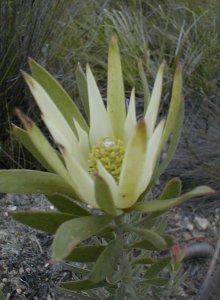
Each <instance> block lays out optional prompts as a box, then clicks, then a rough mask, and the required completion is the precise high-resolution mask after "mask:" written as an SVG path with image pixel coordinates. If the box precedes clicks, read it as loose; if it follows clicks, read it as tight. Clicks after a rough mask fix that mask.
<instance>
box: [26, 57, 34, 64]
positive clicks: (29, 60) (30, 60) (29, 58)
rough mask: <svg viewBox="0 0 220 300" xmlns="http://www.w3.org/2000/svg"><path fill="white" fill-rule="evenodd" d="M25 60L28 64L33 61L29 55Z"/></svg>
mask: <svg viewBox="0 0 220 300" xmlns="http://www.w3.org/2000/svg"><path fill="white" fill-rule="evenodd" d="M27 61H28V64H29V65H30V64H31V63H32V62H33V58H31V57H30V56H29V57H28V59H27Z"/></svg>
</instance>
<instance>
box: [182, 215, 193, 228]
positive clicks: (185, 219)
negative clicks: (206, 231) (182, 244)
mask: <svg viewBox="0 0 220 300" xmlns="http://www.w3.org/2000/svg"><path fill="white" fill-rule="evenodd" d="M184 223H185V227H186V229H188V230H189V231H193V229H194V225H193V224H192V223H191V222H190V221H189V218H188V217H184Z"/></svg>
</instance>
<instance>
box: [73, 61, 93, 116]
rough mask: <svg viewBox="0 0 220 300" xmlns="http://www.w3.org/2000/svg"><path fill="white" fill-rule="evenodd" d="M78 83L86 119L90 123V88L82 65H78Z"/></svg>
mask: <svg viewBox="0 0 220 300" xmlns="http://www.w3.org/2000/svg"><path fill="white" fill-rule="evenodd" d="M76 82H77V85H78V89H79V95H80V100H81V102H82V105H83V108H84V111H85V113H86V117H87V119H88V121H89V117H90V112H89V96H88V87H87V81H86V75H85V73H84V72H83V70H82V68H81V65H80V64H79V63H78V66H77V69H76Z"/></svg>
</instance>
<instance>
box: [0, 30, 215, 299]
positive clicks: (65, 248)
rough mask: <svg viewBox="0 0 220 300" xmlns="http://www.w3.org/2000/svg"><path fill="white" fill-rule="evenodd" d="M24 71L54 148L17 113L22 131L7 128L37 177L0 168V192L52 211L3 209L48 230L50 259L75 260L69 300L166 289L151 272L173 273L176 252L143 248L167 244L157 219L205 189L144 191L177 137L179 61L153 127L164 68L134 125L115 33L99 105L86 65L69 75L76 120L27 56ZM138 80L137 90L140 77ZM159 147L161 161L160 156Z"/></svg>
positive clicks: (171, 185)
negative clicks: (45, 203)
mask: <svg viewBox="0 0 220 300" xmlns="http://www.w3.org/2000/svg"><path fill="white" fill-rule="evenodd" d="M29 65H30V69H31V73H32V75H29V74H27V73H25V72H23V76H24V79H25V81H26V82H27V85H28V86H29V88H30V91H31V93H32V94H33V96H34V98H35V101H36V103H37V104H38V106H39V109H40V111H41V113H42V115H41V117H42V120H43V122H44V123H45V125H46V127H47V129H48V130H49V132H50V134H51V137H52V138H53V140H54V142H55V144H56V148H53V147H52V146H51V144H50V142H49V141H48V139H47V138H46V137H45V136H44V134H43V133H42V132H41V130H40V129H39V128H38V126H37V125H36V124H35V123H34V122H33V121H32V120H31V119H30V118H29V117H28V116H26V115H25V114H24V113H23V112H22V111H21V110H19V109H17V110H16V113H17V116H18V117H19V118H20V120H21V121H22V123H23V126H24V129H22V128H19V127H17V126H13V132H14V134H15V135H16V137H17V138H18V139H19V140H20V141H21V143H22V144H23V145H24V146H25V147H26V148H27V149H28V150H29V151H30V152H31V153H32V155H33V156H34V157H35V158H37V160H38V161H39V162H40V163H41V164H42V166H43V167H44V168H45V170H46V171H36V170H24V169H16V170H1V171H0V192H4V193H7V192H13V193H41V194H44V195H45V196H46V197H47V198H48V200H49V201H50V202H51V203H52V204H53V205H54V206H55V207H56V208H57V211H56V212H13V213H11V215H12V217H13V218H14V219H15V220H17V221H20V222H22V223H24V224H27V225H29V226H31V227H33V228H37V229H40V230H43V231H46V232H49V233H52V234H54V241H53V245H52V260H53V261H54V262H58V261H62V260H67V261H71V262H74V263H82V264H83V265H82V267H81V268H80V267H77V270H78V271H76V272H80V271H79V270H81V272H82V273H83V274H84V276H81V277H79V278H80V279H79V280H77V281H70V282H65V283H63V284H62V286H63V287H64V288H65V289H67V290H71V291H74V292H75V293H76V294H77V295H78V297H79V299H80V297H81V296H83V294H82V293H81V292H82V291H87V295H89V293H90V292H89V290H91V289H95V290H94V293H93V296H94V294H95V295H96V297H97V298H96V299H105V298H106V299H116V298H117V297H118V298H117V299H126V297H131V298H132V299H139V297H146V296H147V295H149V293H150V287H151V286H152V285H156V286H158V288H159V287H160V286H161V287H163V286H164V285H166V284H167V282H168V281H169V280H168V279H167V278H165V277H163V276H162V275H161V271H162V270H163V269H164V268H166V269H168V270H170V272H171V273H175V272H176V270H177V269H178V265H179V261H180V260H181V259H180V257H178V255H179V254H180V256H181V258H182V256H183V254H182V253H181V251H179V250H178V251H177V250H176V249H179V248H178V247H177V246H175V248H174V250H173V252H172V253H173V255H170V256H169V255H168V256H166V257H162V258H159V259H156V258H155V257H154V256H152V251H161V250H166V249H169V248H171V247H172V245H173V240H172V238H171V237H170V236H167V235H166V233H165V228H166V220H165V219H164V218H162V217H161V215H162V214H163V213H164V212H165V211H167V210H168V209H170V208H172V207H174V206H176V205H178V204H180V203H182V202H184V201H186V200H188V199H190V198H192V197H197V196H202V195H206V194H211V193H213V190H212V189H211V188H209V187H208V186H199V187H196V188H194V189H193V190H191V191H189V192H187V193H184V194H182V193H181V181H180V179H179V178H174V179H172V180H170V181H169V182H168V183H167V184H166V185H165V187H164V189H163V191H162V193H161V194H160V195H159V196H158V197H156V198H155V199H151V195H152V194H151V193H150V191H151V189H152V188H153V187H154V184H155V182H156V181H157V179H158V178H159V176H160V175H161V174H162V173H163V172H164V170H165V168H166V167H167V165H168V163H169V161H170V160H171V158H172V155H173V153H174V151H175V148H176V145H177V143H178V140H179V137H180V133H181V128H182V123H183V114H184V101H183V97H182V68H181V65H180V64H177V67H176V71H175V74H174V78H173V85H172V95H171V100H170V106H169V111H168V115H167V118H166V119H162V120H159V121H157V119H158V110H159V105H160V101H161V97H162V86H163V82H162V81H163V72H164V66H165V63H162V64H161V65H160V67H159V70H158V72H157V75H156V79H155V83H154V87H153V90H152V92H151V94H150V98H148V97H147V96H146V97H145V98H146V99H145V108H144V111H145V113H144V116H143V117H142V118H141V119H140V120H138V121H137V120H136V109H135V90H134V89H133V90H132V91H131V96H130V102H129V105H128V107H127V109H126V105H125V95H124V85H123V75H122V68H121V60H120V54H119V48H118V43H117V37H116V35H113V37H112V39H111V42H110V46H109V55H108V74H107V77H108V78H107V104H106V106H105V104H104V102H103V100H102V97H101V94H100V91H99V89H98V87H97V84H96V81H95V79H94V76H93V73H92V71H91V69H90V66H89V65H87V68H86V74H85V73H84V72H83V70H82V68H81V67H80V66H79V67H78V69H77V71H76V78H77V83H78V87H79V94H80V96H81V101H82V105H83V107H84V109H85V115H86V118H83V116H82V114H81V112H80V111H79V109H78V108H77V106H76V105H75V103H74V102H73V101H72V100H71V98H70V97H69V95H68V94H67V93H66V92H65V90H64V89H63V88H62V87H61V86H60V84H59V83H58V82H57V81H56V80H55V79H54V78H53V77H52V76H51V75H50V74H49V73H48V72H47V71H46V70H45V69H44V68H43V67H41V66H40V65H39V64H38V63H36V62H35V61H34V60H33V59H29ZM139 67H140V71H141V70H142V71H143V69H142V68H141V64H139ZM142 79H143V80H142V81H143V84H144V85H146V82H147V81H146V80H144V77H143V73H142ZM144 88H145V90H146V89H147V90H149V87H146V86H144ZM165 146H166V156H165V155H163V156H161V154H162V152H163V150H164V149H165ZM162 158H163V159H162ZM94 237H98V238H94ZM91 239H92V243H89V241H90V240H91ZM85 265H87V268H85ZM77 266H78V265H77ZM84 295H85V294H84ZM100 297H101V298H100ZM145 299H146V298H145Z"/></svg>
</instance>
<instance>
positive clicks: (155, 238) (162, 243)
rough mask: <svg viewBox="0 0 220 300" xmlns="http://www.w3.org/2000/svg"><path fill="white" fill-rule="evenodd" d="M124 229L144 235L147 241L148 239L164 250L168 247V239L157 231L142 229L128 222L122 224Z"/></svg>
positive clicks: (157, 247)
mask: <svg viewBox="0 0 220 300" xmlns="http://www.w3.org/2000/svg"><path fill="white" fill-rule="evenodd" d="M122 226H123V227H122V228H123V230H124V231H129V232H134V233H136V234H137V235H139V236H141V237H144V239H145V240H146V241H148V242H149V243H150V244H151V245H153V246H154V247H155V248H156V249H158V250H162V249H165V248H166V247H167V243H166V240H165V239H164V238H163V237H162V236H161V235H160V234H158V233H157V232H155V231H153V230H150V229H146V228H145V229H142V228H137V227H134V226H131V225H128V224H124V225H122Z"/></svg>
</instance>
